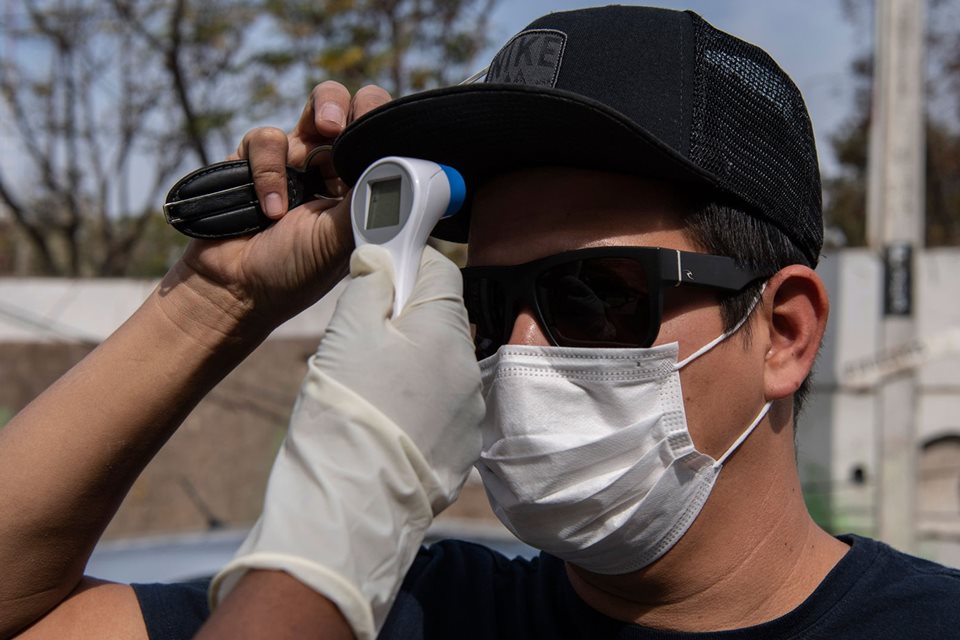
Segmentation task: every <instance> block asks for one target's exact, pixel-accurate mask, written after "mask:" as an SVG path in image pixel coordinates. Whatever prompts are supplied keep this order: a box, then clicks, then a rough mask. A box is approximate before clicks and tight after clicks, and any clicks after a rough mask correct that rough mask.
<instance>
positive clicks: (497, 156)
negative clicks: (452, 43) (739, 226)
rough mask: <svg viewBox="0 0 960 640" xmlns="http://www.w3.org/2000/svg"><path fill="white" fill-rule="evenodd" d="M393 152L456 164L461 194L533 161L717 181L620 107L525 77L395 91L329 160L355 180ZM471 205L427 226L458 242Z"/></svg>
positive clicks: (464, 233)
mask: <svg viewBox="0 0 960 640" xmlns="http://www.w3.org/2000/svg"><path fill="white" fill-rule="evenodd" d="M393 155H396V156H407V157H413V158H423V159H426V160H432V161H433V162H438V163H441V164H447V165H450V166H452V167H454V168H455V169H457V170H458V171H459V172H460V173H461V174H462V175H463V176H464V179H465V181H466V184H467V191H468V194H469V193H470V192H471V190H472V189H474V188H475V186H476V185H478V184H480V183H481V182H482V181H483V180H484V179H486V178H489V177H491V176H494V175H497V174H500V173H505V172H508V171H513V170H517V169H522V168H526V167H534V166H560V167H575V168H588V169H595V170H600V171H613V172H617V173H627V174H634V175H639V176H645V177H650V178H656V179H662V180H670V181H675V182H687V183H699V184H704V185H709V186H716V185H717V181H716V179H715V178H714V177H713V176H711V175H710V174H709V173H707V172H706V171H704V170H703V169H700V168H699V167H697V166H696V165H694V164H693V163H692V162H691V161H690V160H688V159H687V158H685V157H684V156H683V155H681V154H680V153H679V152H677V151H676V150H674V149H672V148H671V147H669V146H667V145H666V144H664V143H663V142H661V141H660V140H658V139H657V138H655V137H653V136H652V135H650V134H649V133H648V132H647V131H645V130H644V129H643V128H642V127H640V126H638V125H637V124H635V123H634V122H632V121H631V120H629V119H628V118H626V117H625V116H623V115H622V114H620V113H619V112H617V111H615V110H613V109H610V108H609V107H607V106H605V105H603V104H601V103H599V102H596V101H594V100H591V99H589V98H585V97H583V96H581V95H579V94H576V93H572V92H569V91H563V90H560V89H551V88H543V87H532V86H527V85H512V84H471V85H460V86H455V87H446V88H443V89H435V90H432V91H425V92H423V93H418V94H414V95H411V96H407V97H405V98H401V99H399V100H394V101H392V102H389V103H387V104H386V105H384V106H383V107H380V108H378V109H376V110H374V111H372V112H370V113H369V114H367V115H365V116H364V117H362V118H360V119H359V120H357V121H356V122H354V123H353V124H351V125H350V126H349V127H347V129H346V130H345V131H344V132H343V134H342V135H341V136H340V138H339V139H338V140H337V142H336V145H335V146H334V151H333V161H334V166H335V167H336V170H337V173H338V174H339V175H340V177H341V178H342V179H343V180H344V182H346V183H347V184H348V185H350V186H353V185H354V184H355V183H356V182H357V180H358V179H359V178H360V175H361V174H362V173H363V171H364V170H365V169H366V168H367V167H368V166H370V165H371V164H372V163H373V162H375V161H377V160H379V159H380V158H383V157H386V156H393ZM465 206H466V207H469V195H468V202H467V204H466V205H465ZM468 214H469V211H461V213H459V214H457V215H456V216H453V217H452V218H448V219H447V220H443V221H441V223H440V224H439V225H437V227H436V229H435V230H434V233H433V235H434V236H436V237H438V238H442V239H445V240H452V241H456V242H465V241H466V239H467V232H468V230H469V215H468Z"/></svg>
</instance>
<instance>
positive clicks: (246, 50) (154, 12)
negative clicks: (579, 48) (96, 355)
mask: <svg viewBox="0 0 960 640" xmlns="http://www.w3.org/2000/svg"><path fill="white" fill-rule="evenodd" d="M498 1H499V0H204V1H203V2H200V1H199V0H8V1H7V2H6V3H4V5H3V8H2V9H0V118H2V123H0V124H2V125H3V127H4V131H5V132H6V133H7V135H10V136H13V137H15V138H16V140H15V146H16V147H17V148H18V149H21V150H22V151H21V152H20V153H19V156H18V157H17V158H15V159H9V158H7V159H6V162H4V163H0V275H3V274H7V275H11V274H15V275H49V276H66V277H90V276H112V277H113V276H137V277H151V276H158V275H161V274H162V273H163V272H164V271H165V270H166V268H167V266H168V265H169V264H170V263H171V260H173V259H175V257H176V256H177V255H179V252H180V251H181V250H182V247H183V246H184V245H185V243H186V239H185V238H184V237H182V236H180V235H179V234H177V233H176V232H174V231H172V230H171V229H170V228H168V227H167V225H165V224H164V222H163V218H162V215H161V214H160V212H159V210H158V206H159V203H160V202H161V201H162V198H163V196H164V194H165V192H166V189H167V188H168V187H169V186H170V185H171V184H172V183H173V182H174V181H175V180H176V179H177V178H178V177H179V176H180V175H182V174H183V173H186V172H187V171H190V170H192V169H194V168H196V167H198V166H201V165H204V164H209V163H211V162H215V161H217V160H219V159H221V158H222V157H224V156H225V155H226V154H227V153H229V152H230V151H232V150H233V149H234V148H235V145H236V143H237V141H238V140H239V139H240V136H241V135H242V133H243V131H245V130H246V129H248V128H250V127H252V126H256V125H259V124H264V123H281V124H282V123H292V122H294V121H295V119H296V117H297V115H298V113H299V111H300V108H301V107H302V105H303V101H304V99H305V96H306V95H307V93H308V92H309V90H310V89H311V88H312V87H313V86H314V85H315V84H316V83H318V82H320V81H322V80H325V79H335V80H338V81H340V82H342V83H344V84H345V85H346V86H347V87H348V88H349V89H351V90H356V89H358V88H359V87H360V86H362V85H363V84H366V83H369V82H375V83H378V84H380V85H381V86H383V87H385V88H387V89H388V90H389V91H390V92H391V93H392V94H393V95H394V96H401V95H405V94H407V93H410V92H414V91H420V90H423V89H427V88H431V87H435V86H442V85H447V84H452V83H456V82H458V81H459V80H461V79H463V78H465V77H467V76H469V75H470V74H471V73H472V72H474V71H476V70H477V68H478V67H481V66H483V63H484V61H480V60H478V59H477V58H478V55H479V54H480V53H481V52H482V51H484V50H485V48H486V47H487V46H488V45H489V44H490V41H489V32H490V28H491V25H490V24H489V16H490V15H491V13H492V10H493V9H494V6H495V5H496V4H497V2H498ZM842 2H843V6H844V9H845V13H846V16H847V18H848V20H850V21H851V23H852V24H854V25H855V26H856V28H857V29H860V30H863V31H864V32H867V33H869V32H871V31H872V30H873V1H872V0H842ZM928 13H929V19H928V25H929V28H928V64H927V68H928V70H927V87H928V90H927V94H928V95H927V97H928V103H927V112H928V117H927V180H926V208H927V242H928V244H930V245H931V246H938V245H957V244H960V0H928ZM871 76H872V59H871V52H870V51H869V50H865V51H863V53H862V55H861V56H860V57H859V58H858V59H857V60H856V61H855V62H854V63H853V65H852V68H851V69H850V70H849V75H848V81H849V82H850V83H851V84H852V85H853V86H854V87H855V92H854V94H855V97H854V104H853V105H851V108H850V116H849V117H848V119H847V120H846V122H845V123H844V124H843V125H842V126H841V127H839V128H838V129H837V130H835V131H834V132H833V133H832V134H831V135H829V136H827V137H825V138H824V139H823V140H822V141H821V145H830V146H832V147H833V150H834V152H835V154H836V157H837V161H838V169H837V170H835V171H834V172H833V173H832V174H831V175H825V176H824V202H825V217H826V223H827V225H828V227H829V230H830V232H831V233H829V234H828V238H829V239H830V240H831V241H832V242H833V244H835V245H841V246H842V245H850V246H858V245H863V244H864V242H865V237H864V236H865V226H866V225H865V219H866V215H865V207H866V172H867V146H868V137H869V136H868V132H869V125H870V105H871V90H872V88H871V84H872V83H871Z"/></svg>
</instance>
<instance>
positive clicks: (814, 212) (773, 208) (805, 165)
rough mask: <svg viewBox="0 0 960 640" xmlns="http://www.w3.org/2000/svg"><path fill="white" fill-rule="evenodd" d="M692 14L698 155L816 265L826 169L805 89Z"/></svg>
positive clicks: (693, 142)
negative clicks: (821, 166)
mask: <svg viewBox="0 0 960 640" xmlns="http://www.w3.org/2000/svg"><path fill="white" fill-rule="evenodd" d="M691 16H692V17H693V20H694V24H695V27H696V30H697V51H696V63H695V64H696V69H697V70H696V78H697V81H696V86H695V89H694V107H693V108H694V115H693V128H692V130H691V134H690V157H691V159H692V160H693V161H694V162H695V163H696V164H697V165H699V166H700V167H702V168H704V169H706V170H708V171H710V172H711V173H713V174H714V175H715V176H716V177H717V178H718V179H719V181H720V183H721V184H722V185H723V186H724V188H725V190H727V191H729V192H731V193H733V194H736V195H738V196H739V197H740V198H741V199H743V200H745V201H746V202H747V203H749V204H750V205H752V206H753V207H754V208H755V209H756V213H758V214H759V215H761V216H763V217H765V218H767V219H769V220H770V221H771V222H773V223H774V224H776V225H777V226H778V227H779V228H780V229H781V230H782V231H783V232H784V233H785V234H786V235H787V236H788V237H789V238H790V239H791V240H793V242H794V243H795V244H796V245H797V246H798V247H799V248H800V249H801V250H802V251H803V252H804V253H805V254H806V255H807V257H808V258H809V259H810V262H811V265H816V263H817V260H818V258H819V255H820V248H821V246H822V244H823V217H822V212H821V206H822V205H821V195H820V170H819V168H818V166H817V151H816V148H815V146H814V142H813V131H812V128H811V125H810V118H809V116H808V115H807V110H806V107H805V106H804V104H803V98H802V97H801V95H800V92H799V90H798V89H797V88H796V86H794V84H793V83H792V82H791V81H790V79H789V78H788V77H787V76H786V74H785V73H784V72H783V71H782V70H780V68H779V67H778V66H777V65H776V63H775V62H774V61H773V60H772V59H771V58H770V56H768V55H767V54H766V53H764V52H763V51H762V50H760V49H758V48H757V47H754V46H753V45H750V44H747V43H745V42H742V41H740V40H737V39H735V38H733V37H731V36H729V35H727V34H725V33H723V32H721V31H718V30H716V29H714V28H713V27H711V26H710V25H709V24H707V23H706V22H705V21H704V20H703V19H702V18H700V17H699V16H697V15H696V14H691Z"/></svg>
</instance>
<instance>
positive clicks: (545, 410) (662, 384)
mask: <svg viewBox="0 0 960 640" xmlns="http://www.w3.org/2000/svg"><path fill="white" fill-rule="evenodd" d="M751 311H752V308H751ZM749 315H750V314H749V312H748V313H747V317H749ZM745 320H746V318H744V321H745ZM742 324H743V321H741V322H740V323H739V324H738V325H737V326H736V327H734V328H733V329H732V330H730V331H728V332H726V333H724V334H723V335H721V336H719V337H718V338H717V339H715V340H713V341H711V342H710V343H709V344H707V345H705V346H704V347H703V348H701V349H700V350H698V351H697V352H696V353H694V354H692V355H691V356H690V357H688V358H686V359H685V360H683V361H682V362H677V356H678V349H679V347H678V345H677V344H676V343H672V344H667V345H663V346H659V347H653V348H649V349H583V348H570V347H531V346H510V345H505V346H503V347H501V348H500V350H499V351H498V352H497V353H496V354H495V355H493V356H491V357H490V358H487V359H485V360H483V361H482V362H481V363H480V369H481V373H482V375H483V389H484V399H485V400H486V404H487V415H486V417H485V418H484V421H483V423H482V424H481V429H482V432H483V450H482V452H481V455H480V461H479V462H478V463H477V468H478V469H479V470H480V475H481V476H482V478H483V484H484V487H485V488H486V491H487V495H488V497H489V499H490V503H491V505H492V506H493V510H494V512H495V513H496V514H497V517H499V518H500V520H501V522H503V524H504V525H505V526H506V527H507V528H508V529H509V530H510V531H512V532H513V533H514V535H516V536H517V537H518V538H520V539H521V540H523V541H524V542H526V543H527V544H529V545H531V546H533V547H536V548H538V549H542V550H544V551H546V552H547V553H550V554H552V555H555V556H557V557H559V558H562V559H564V560H567V561H569V562H571V563H573V564H576V565H577V566H580V567H583V568H584V569H587V570H589V571H593V572H595V573H601V574H611V575H612V574H622V573H629V572H631V571H636V570H637V569H640V568H642V567H645V566H646V565H648V564H650V563H652V562H654V561H655V560H657V559H658V558H659V557H660V556H662V555H663V554H664V553H666V552H667V551H668V550H669V549H670V548H671V547H673V545H674V544H676V542H677V540H679V539H680V538H681V536H683V534H684V533H686V531H687V529H688V528H689V526H690V525H691V524H692V523H693V521H694V519H695V518H696V517H697V515H698V514H699V513H700V510H701V509H702V508H703V505H704V503H705V502H706V500H707V497H708V496H709V495H710V491H711V490H712V489H713V485H714V483H715V482H716V479H717V475H718V474H719V473H720V469H721V467H722V466H723V463H724V461H725V460H726V459H727V457H729V456H730V454H732V453H733V452H734V451H735V450H736V448H737V447H739V446H740V444H741V443H742V442H743V441H744V440H745V439H746V438H747V436H748V435H750V433H751V432H752V431H753V430H754V429H755V428H756V426H757V425H758V424H759V423H760V421H761V420H762V419H763V417H764V416H765V415H766V414H767V411H768V410H769V408H770V403H769V402H768V403H767V404H765V405H764V407H763V409H761V411H760V413H759V414H758V415H757V417H756V418H755V419H754V420H753V422H752V423H751V424H750V425H749V426H748V427H747V428H746V429H745V430H744V432H743V433H742V434H741V436H740V437H739V438H738V439H737V441H736V442H734V443H733V444H732V445H731V446H730V448H729V449H728V450H727V451H726V452H725V453H724V454H723V455H722V456H720V458H719V459H717V460H714V459H713V458H711V457H710V456H708V455H706V454H704V453H700V452H699V451H697V450H696V448H695V447H694V445H693V440H692V439H691V438H690V432H689V430H688V429H687V420H686V416H685V413H684V409H683V392H682V390H681V389H680V373H679V372H680V369H682V368H683V367H684V366H686V365H687V364H688V363H690V362H691V361H693V360H694V359H696V358H698V357H700V356H701V355H703V354H704V353H706V352H707V351H709V350H710V349H712V348H713V347H715V346H716V345H717V344H719V343H720V342H721V341H723V340H725V339H726V338H727V337H728V336H730V335H732V334H733V333H734V332H736V331H737V329H739V328H740V326H741V325H742Z"/></svg>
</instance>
